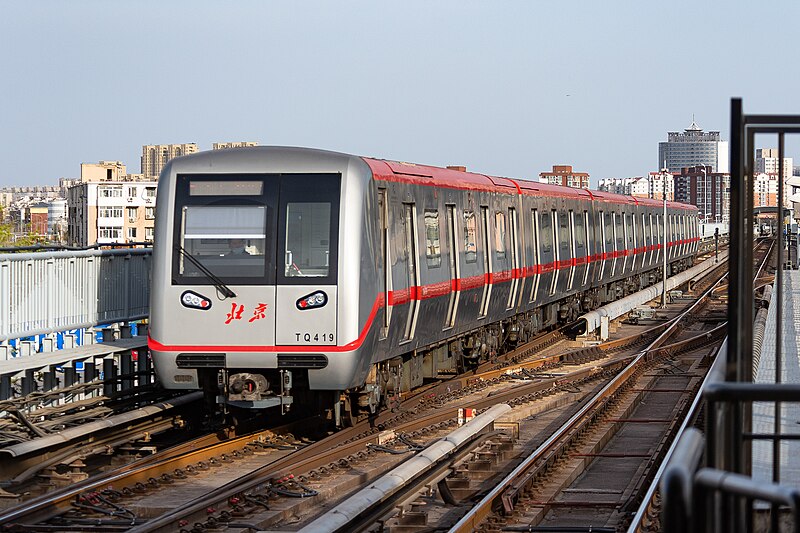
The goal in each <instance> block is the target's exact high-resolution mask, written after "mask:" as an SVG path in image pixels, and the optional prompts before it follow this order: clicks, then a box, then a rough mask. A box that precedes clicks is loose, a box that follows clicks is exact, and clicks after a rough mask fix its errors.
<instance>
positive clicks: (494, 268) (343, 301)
mask: <svg viewBox="0 0 800 533" xmlns="http://www.w3.org/2000/svg"><path fill="white" fill-rule="evenodd" d="M373 164H377V163H374V162H373ZM387 168H388V167H387ZM202 173H212V174H235V173H239V174H243V173H244V174H309V173H320V174H327V173H337V174H341V193H340V194H341V196H340V208H339V238H338V241H339V242H338V264H337V265H338V279H337V283H336V285H333V286H330V285H326V286H319V287H317V286H314V285H303V286H277V287H261V286H248V287H237V286H235V285H234V286H231V288H232V289H233V290H234V292H236V294H237V297H236V298H232V299H227V300H224V301H218V300H217V299H216V298H215V297H214V295H213V291H214V289H213V287H210V286H208V285H204V286H187V285H175V284H173V283H172V280H171V270H170V268H171V267H170V265H171V261H172V255H171V254H172V252H171V251H170V250H171V245H172V235H173V228H174V224H175V223H176V221H175V213H173V210H174V206H175V186H174V181H175V178H176V176H177V175H178V174H202ZM379 190H384V191H385V195H386V213H387V214H388V221H387V222H388V241H387V246H388V250H389V252H388V253H389V259H390V263H389V265H388V275H387V272H386V268H387V267H385V266H384V258H383V257H382V249H381V242H382V241H381V227H380V224H381V222H380V220H381V215H380V209H379V207H380V206H379ZM158 194H159V198H158V202H157V206H158V207H157V209H158V214H157V215H158V216H157V224H156V243H157V244H156V246H155V248H154V253H153V289H152V300H151V321H152V324H151V336H152V339H153V341H155V342H153V343H152V344H151V347H152V348H153V357H154V361H155V364H156V369H157V372H158V374H159V376H160V377H161V381H162V383H163V384H164V386H166V387H173V388H195V387H198V386H199V384H198V383H197V374H196V372H194V371H192V370H185V369H178V368H177V366H176V364H175V361H174V360H175V358H176V357H177V355H178V354H179V353H181V350H180V349H159V347H160V346H166V347H184V348H187V347H188V348H191V349H192V350H194V352H210V353H217V352H219V353H225V354H226V365H227V367H228V368H230V369H234V370H235V369H237V368H248V369H251V370H252V369H258V368H273V369H274V368H277V367H278V355H280V354H294V353H309V354H321V355H324V356H326V357H327V359H328V364H327V366H326V367H325V368H320V369H309V370H308V371H307V372H308V385H309V387H310V388H311V389H327V390H346V389H351V388H354V387H358V386H360V385H362V384H364V382H365V380H366V378H367V374H368V373H369V371H370V368H371V366H372V364H374V363H376V362H380V361H384V360H387V359H390V358H393V357H396V356H398V355H403V354H408V353H411V352H414V350H420V349H424V348H427V347H430V346H434V345H437V344H441V343H443V342H445V341H447V340H448V339H450V338H453V337H456V336H458V335H463V334H465V333H468V332H470V331H473V330H476V329H477V328H481V327H483V326H486V325H491V324H495V323H498V322H499V321H501V320H503V319H508V318H510V317H513V316H514V315H518V314H521V313H527V312H530V311H534V310H537V309H540V308H542V307H543V306H546V305H548V304H552V303H555V302H561V301H563V300H564V299H565V298H567V297H569V296H571V295H575V294H577V293H581V292H583V291H586V290H588V289H595V288H600V287H603V286H606V285H607V284H609V283H610V282H614V281H618V280H622V279H625V278H630V277H631V276H637V275H642V274H644V273H645V272H647V271H648V270H652V269H656V268H659V267H660V265H661V255H660V254H661V250H660V249H651V250H649V251H648V250H647V248H648V247H654V246H655V245H656V244H657V243H658V242H660V240H659V238H658V236H657V235H656V238H653V237H651V238H650V240H649V241H648V239H647V238H646V235H647V232H639V230H637V234H636V239H634V238H633V236H632V235H631V237H630V239H629V240H628V242H624V240H623V239H622V238H621V237H620V238H619V239H617V240H615V241H614V242H613V246H608V242H606V243H604V242H603V229H602V224H601V220H600V216H599V211H600V210H603V211H604V212H606V213H609V212H611V211H614V212H617V213H620V216H621V213H622V212H623V211H624V212H626V213H628V214H629V215H630V216H631V220H632V221H633V220H637V217H638V220H639V222H641V216H642V214H644V215H645V217H646V220H649V216H650V215H651V214H652V215H654V216H655V215H657V214H658V213H660V212H661V211H660V209H659V208H656V207H654V206H643V205H639V206H637V205H634V204H630V205H624V206H623V205H618V204H613V203H603V202H592V201H590V200H579V199H576V198H562V197H549V196H533V195H527V194H522V195H521V194H519V192H518V190H517V189H516V188H513V187H508V188H507V191H506V190H505V189H502V188H501V187H498V188H497V190H496V191H495V192H489V191H482V190H466V189H458V188H440V187H434V186H429V185H424V184H418V183H411V182H407V181H403V180H396V181H395V180H388V181H387V180H383V179H376V178H375V177H374V176H373V173H372V170H371V169H370V167H369V166H368V164H367V163H366V162H365V161H364V160H363V159H361V158H358V157H354V156H348V155H344V154H337V153H332V152H324V151H319V150H310V149H299V148H273V147H259V148H245V149H235V150H226V151H219V152H213V153H209V152H207V153H200V154H195V155H191V156H187V157H183V158H178V159H175V160H173V161H172V162H171V163H170V164H169V165H168V166H167V167H166V168H165V170H164V172H163V173H162V177H161V180H160V184H159V192H158ZM448 206H452V208H451V209H452V212H453V214H454V217H455V218H454V220H455V224H454V226H455V227H454V230H455V231H454V236H451V235H450V233H449V232H450V230H451V229H452V228H451V227H448V219H447V212H448ZM482 208H485V209H486V213H487V215H488V219H487V222H488V224H484V223H483V221H482V218H481V217H482V215H481V213H482ZM512 210H513V211H512ZM534 210H535V212H536V214H537V215H538V216H539V217H540V220H539V224H541V222H542V221H541V216H542V214H547V213H550V215H549V216H551V217H552V216H554V215H552V213H553V212H554V211H555V213H556V215H555V217H556V221H557V222H558V223H560V221H561V219H560V218H559V217H560V216H561V214H564V213H567V214H568V213H569V212H570V211H572V213H573V215H572V217H583V218H582V219H581V220H582V221H580V220H579V221H575V220H574V219H568V221H567V222H568V231H570V232H575V231H578V230H577V229H575V228H578V227H579V226H580V227H583V226H581V224H585V223H586V222H587V221H588V227H585V228H583V229H584V231H585V237H586V239H585V241H586V242H585V243H583V244H582V245H581V246H579V245H577V244H574V245H573V244H571V242H570V243H567V244H566V245H562V244H560V243H554V246H553V247H551V249H550V250H545V249H543V247H542V246H541V242H539V243H538V246H537V242H535V240H536V238H535V237H534V233H535V231H536V225H537V222H536V221H535V220H534V219H533V214H534ZM465 212H472V213H474V214H475V222H476V224H475V232H476V241H477V249H476V250H475V252H476V254H475V260H472V257H470V258H468V257H467V254H466V252H465V235H464V231H465ZM426 213H427V214H428V216H434V215H433V213H436V214H437V215H436V216H438V220H439V222H438V227H439V244H440V249H439V250H438V260H436V261H432V260H431V259H430V258H429V257H428V255H427V254H426V247H427V246H428V245H429V243H428V242H427V241H426V231H425V228H426V226H425V222H426V220H425V217H426ZM497 213H503V214H504V218H505V228H506V230H505V234H504V235H501V234H497V232H496V229H495V228H496V226H495V218H494V217H495V216H497ZM669 213H670V214H687V213H688V212H687V211H686V210H681V209H672V208H671V209H669ZM412 218H413V222H411V220H412ZM512 222H513V224H514V227H515V229H516V232H515V233H516V235H517V239H516V241H514V240H513V239H512V236H513V234H514V231H513V230H512ZM551 222H552V221H551ZM409 223H412V226H413V229H414V231H413V235H412V236H411V237H409V233H408V230H407V227H408V224H409ZM694 224H696V216H695V220H694ZM538 231H539V233H541V232H542V231H543V228H542V227H540V228H539V229H538ZM548 231H552V228H550V229H549V230H548ZM538 238H539V240H540V241H541V235H539V237H538ZM409 239H411V240H409ZM671 240H678V239H677V238H672V239H671ZM609 241H610V239H609ZM453 242H455V244H456V250H453V249H452V248H453V247H452V245H451V243H453ZM486 243H488V244H489V245H490V246H489V248H490V249H489V250H488V255H482V254H484V253H485V252H484V250H485V249H486ZM409 245H411V246H409ZM498 246H502V247H503V248H504V251H503V252H502V253H500V252H499V250H498V249H497V247H498ZM695 247H696V245H695V244H693V243H686V244H682V245H680V246H672V247H670V249H669V252H670V257H671V259H670V261H671V262H672V261H676V260H678V259H682V258H687V257H689V256H691V255H692V253H693V249H694V248H695ZM624 250H630V251H631V252H630V253H628V254H622V252H623V251H624ZM633 250H639V252H638V253H635V254H634V253H633ZM642 250H644V251H642ZM614 252H617V254H615V253H614ZM603 254H605V257H606V259H605V260H602V259H601V257H602V255H603ZM618 254H619V255H618ZM573 256H574V257H573ZM515 258H516V261H515ZM485 263H488V267H489V268H488V269H487V268H486V267H485ZM615 263H616V264H615ZM451 264H453V265H455V266H456V271H457V276H454V273H453V271H452V268H451ZM554 264H555V266H554ZM559 265H561V266H562V268H556V267H558V266H559ZM384 280H385V281H384ZM487 281H488V282H489V283H488V286H487ZM317 289H319V290H324V291H325V292H326V293H327V294H328V296H329V301H328V304H327V305H326V306H325V307H323V308H321V309H319V310H303V311H300V310H298V309H297V308H296V306H295V304H296V301H297V299H298V298H300V297H302V296H305V295H307V294H309V293H311V292H312V291H314V290H317ZM185 290H193V291H196V292H199V293H201V294H204V295H206V296H208V297H209V298H212V299H213V306H212V308H211V309H209V310H204V311H201V310H196V309H187V308H185V307H182V306H181V305H180V302H179V299H180V296H181V294H182V293H183V291H185ZM487 300H488V302H487ZM234 301H235V303H236V304H237V305H239V304H241V305H244V306H245V311H244V312H243V315H242V320H236V321H231V323H229V324H225V323H224V322H225V316H226V315H227V314H228V313H230V312H231V311H232V305H233V303H234ZM453 301H456V303H457V305H456V306H455V320H454V323H453V325H452V326H450V325H449V324H447V323H446V319H447V317H448V314H449V312H450V309H451V305H453V304H452V302H453ZM259 303H267V304H268V305H267V311H266V314H265V316H263V317H261V318H259V319H258V320H255V321H254V322H252V323H249V322H247V320H249V317H250V313H252V309H253V308H254V306H256V305H258V304H259ZM482 311H483V313H482ZM233 322H236V324H233ZM259 322H260V325H259V326H258V327H253V324H256V323H259ZM386 322H388V328H384V324H385V323H386ZM261 325H263V327H262V326H261ZM230 326H233V327H230ZM331 329H333V331H334V333H335V336H334V340H333V341H330V340H328V339H329V338H328V337H325V339H326V340H325V341H324V342H319V341H314V334H321V333H325V334H327V332H329V331H330V330H331ZM306 333H309V334H311V335H310V337H309V338H308V340H306V337H305V334H306ZM298 334H300V337H299V338H298ZM175 373H181V374H185V375H186V376H187V377H184V378H182V379H184V380H186V381H183V382H180V383H178V382H175V381H173V380H172V376H173V375H174V374H175Z"/></svg>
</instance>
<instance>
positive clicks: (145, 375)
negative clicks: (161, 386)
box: [136, 348, 153, 385]
mask: <svg viewBox="0 0 800 533" xmlns="http://www.w3.org/2000/svg"><path fill="white" fill-rule="evenodd" d="M152 366H153V365H152V364H151V362H150V350H148V349H147V348H143V349H141V350H139V358H138V359H137V361H136V367H137V368H138V370H139V385H149V384H150V374H151V373H152Z"/></svg>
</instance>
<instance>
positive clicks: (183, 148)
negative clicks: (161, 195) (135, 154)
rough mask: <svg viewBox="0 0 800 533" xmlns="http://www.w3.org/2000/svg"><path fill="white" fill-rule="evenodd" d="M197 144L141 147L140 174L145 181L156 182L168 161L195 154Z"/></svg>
mask: <svg viewBox="0 0 800 533" xmlns="http://www.w3.org/2000/svg"><path fill="white" fill-rule="evenodd" d="M197 151H198V150H197V144H195V143H187V144H148V145H145V146H142V171H141V172H142V174H144V177H145V179H148V180H157V179H158V176H159V175H161V171H162V170H163V169H164V165H166V164H167V162H168V161H169V160H170V159H173V158H175V157H180V156H182V155H189V154H194V153H196V152H197Z"/></svg>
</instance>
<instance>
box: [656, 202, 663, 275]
mask: <svg viewBox="0 0 800 533" xmlns="http://www.w3.org/2000/svg"><path fill="white" fill-rule="evenodd" d="M661 218H662V215H661V214H660V213H656V233H655V237H656V241H657V242H656V243H655V245H656V248H655V249H656V264H657V265H660V264H661V254H662V253H663V252H662V251H661V249H662V248H663V247H664V229H663V224H662V223H661Z"/></svg>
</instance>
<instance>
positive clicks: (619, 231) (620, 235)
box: [614, 213, 625, 252]
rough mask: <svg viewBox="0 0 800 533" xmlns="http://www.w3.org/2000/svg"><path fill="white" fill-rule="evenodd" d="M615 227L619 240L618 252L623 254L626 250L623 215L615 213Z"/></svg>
mask: <svg viewBox="0 0 800 533" xmlns="http://www.w3.org/2000/svg"><path fill="white" fill-rule="evenodd" d="M614 225H615V229H616V234H615V237H616V239H617V251H618V252H621V251H623V250H624V249H625V232H624V231H623V227H622V214H621V213H614Z"/></svg>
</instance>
